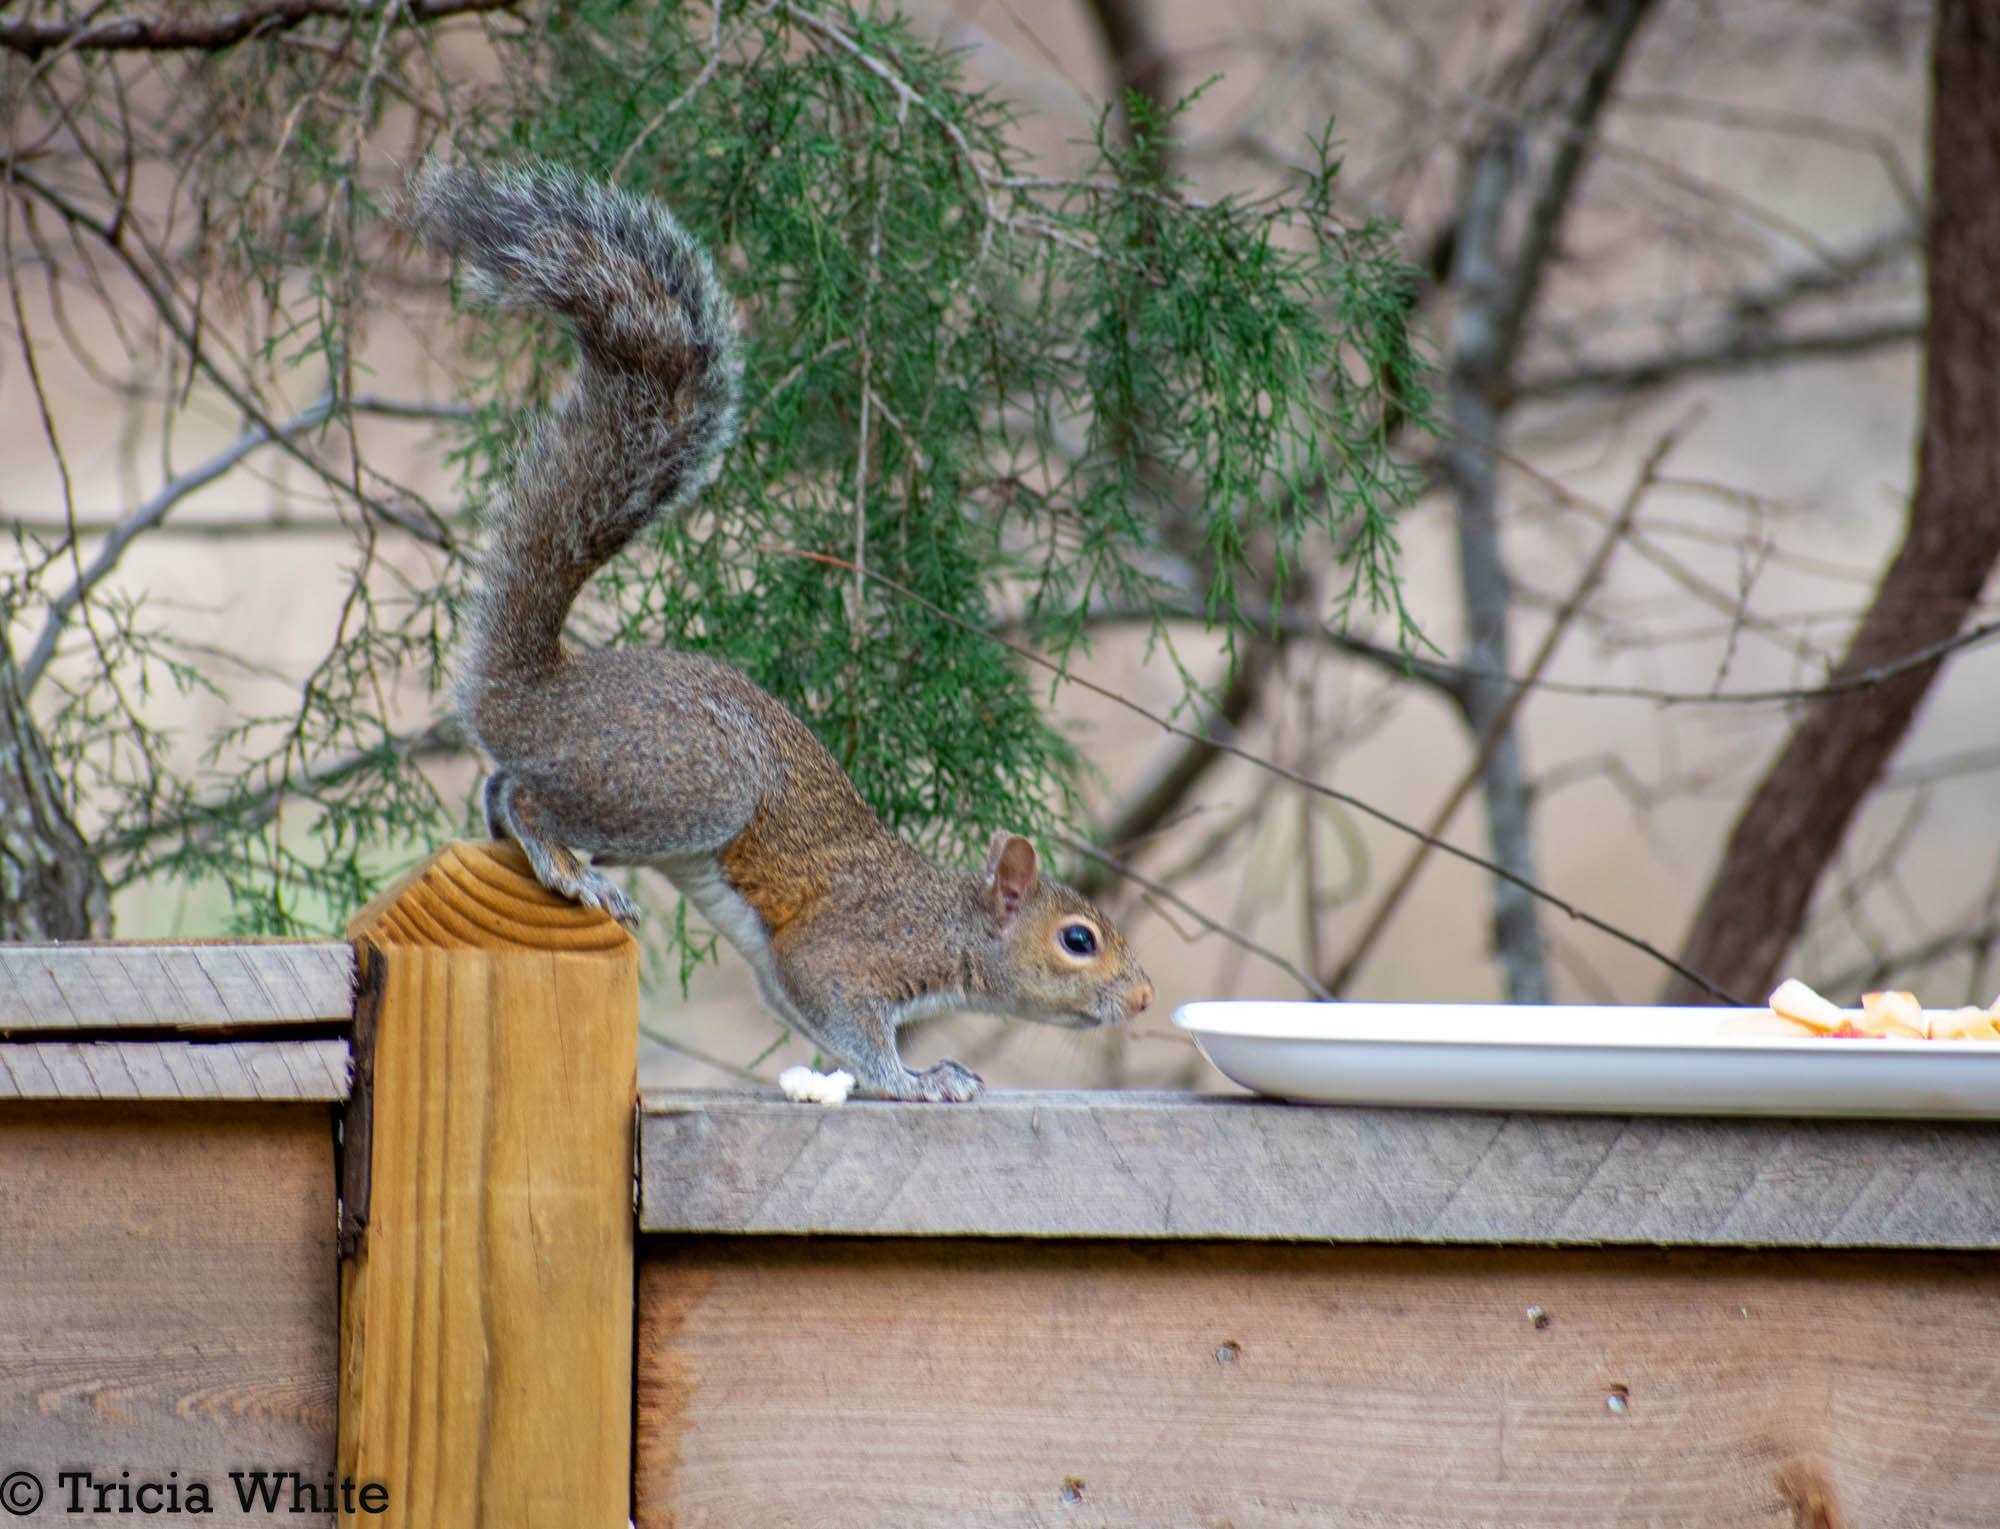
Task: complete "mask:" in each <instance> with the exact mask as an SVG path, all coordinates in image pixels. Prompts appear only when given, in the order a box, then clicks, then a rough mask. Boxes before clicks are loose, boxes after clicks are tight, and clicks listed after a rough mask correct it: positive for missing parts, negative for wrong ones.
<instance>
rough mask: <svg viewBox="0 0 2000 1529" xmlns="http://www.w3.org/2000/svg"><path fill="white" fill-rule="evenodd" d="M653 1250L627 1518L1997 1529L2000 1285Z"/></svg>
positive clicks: (1905, 1274) (1885, 1259) (1926, 1270)
mask: <svg viewBox="0 0 2000 1529" xmlns="http://www.w3.org/2000/svg"><path fill="white" fill-rule="evenodd" d="M643 1251H644V1253H645V1254H646V1260H645V1262H644V1264H643V1266H642V1272H641V1280H640V1297H641V1298H640V1337H639V1437H638V1474H637V1499H638V1523H639V1525H640V1529H666V1526H669V1525H672V1526H674V1529H704V1526H716V1529H742V1526H747V1525H756V1526H757V1529H780V1526H789V1525H799V1526H805V1525H810V1526H812V1529H844V1526H855V1529H861V1526H867V1529H876V1526H881V1525H899V1526H900V1525H911V1526H918V1525H921V1526H924V1529H954V1526H988V1525H990V1526H995V1529H1000V1526H1005V1529H1025V1526H1036V1525H1049V1526H1064V1529H1069V1526H1080V1525H1090V1526H1093V1529H1095V1526H1100V1525H1116V1526H1121V1529H1155V1526H1156V1529H1194V1526H1211V1529H1221V1526H1225V1525H1226V1526H1231V1529H1258V1526H1266V1525H1269V1526H1286V1529H1308V1526H1309V1529H1361V1526H1364V1525H1365V1526H1369V1529H1480V1526H1506V1529H1584V1526H1588V1529H1621V1526H1631V1529H1639V1526H1659V1529H1667V1526H1672V1529H1898V1526H1907V1529H1914V1526H1918V1525H1922V1526H1925V1529H1991V1526H1992V1525H1994V1524H1995V1523H1996V1522H2000V1406H1996V1400H2000V1263H1997V1262H1996V1261H1994V1260H1992V1259H1990V1258H1980V1257H1976V1256H1967V1255H1917V1254H1909V1253H1874V1254H1870V1253H1746V1252H1739V1253H1728V1252H1718V1251H1699V1252H1696V1251H1687V1250H1658V1249H1624V1250H1616V1251H1610V1250H1594V1251H1585V1250H1572V1251H1561V1250H1546V1249H1544V1250H1515V1249H1437V1248H1430V1249H1395V1248H1355V1247H1347V1248H1299V1247H1284V1246H1273V1245H1268V1244H1266V1245H1257V1244H1190V1243H1154V1244H1148V1245H1142V1246H1127V1245H1118V1244H1105V1243H1097V1244H1093V1243H1030V1242H996V1241H987V1242H972V1241H939V1240H934V1241H896V1240H866V1241H858V1240H809V1239H793V1238H736V1239H731V1238H702V1239H671V1240H667V1239H662V1240H660V1241H656V1242H651V1243H648V1244H647V1245H646V1246H645V1248H644V1250H643ZM1532 1308H1539V1309H1540V1310H1541V1312H1542V1313H1544V1314H1545V1316H1546V1323H1545V1325H1544V1326H1540V1327H1538V1326H1537V1325H1536V1323H1535V1321H1534V1320H1533V1319H1532V1317H1531V1314H1530V1313H1531V1309H1532ZM1613 1398H1616V1401H1615V1402H1614V1400H1613Z"/></svg>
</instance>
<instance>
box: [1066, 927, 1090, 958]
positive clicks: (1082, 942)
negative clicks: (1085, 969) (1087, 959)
mask: <svg viewBox="0 0 2000 1529" xmlns="http://www.w3.org/2000/svg"><path fill="white" fill-rule="evenodd" d="M1057 938H1059V939H1060V940H1061V941H1062V948H1063V949H1064V950H1066V951H1068V952H1069V953H1070V954H1071V955H1073V956H1094V955H1096V954H1097V935H1096V933H1095V932H1094V931H1093V930H1092V929H1091V927H1090V925H1088V924H1064V925H1063V927H1062V933H1061V934H1060V935H1059V936H1057Z"/></svg>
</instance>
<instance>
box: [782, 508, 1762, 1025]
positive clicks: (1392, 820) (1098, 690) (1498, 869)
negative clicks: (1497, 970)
mask: <svg viewBox="0 0 2000 1529" xmlns="http://www.w3.org/2000/svg"><path fill="white" fill-rule="evenodd" d="M755 550H756V551H758V552H760V553H768V554H770V555H772V556H775V557H796V558H803V559H805V560H806V561H807V562H810V563H821V564H824V565H825V566H826V567H828V568H837V569H840V570H843V571H844V572H847V573H852V572H853V571H854V565H853V564H852V563H849V562H848V561H847V560H846V559H845V558H840V557H835V556H833V555H832V554H831V553H827V552H810V551H807V550H806V549H805V548H803V547H787V546H784V545H782V544H778V543H771V542H766V543H761V544H759V545H758V546H757V547H756V548H755ZM868 577H869V578H871V579H873V580H874V581H875V582H876V583H878V584H880V585H881V586H882V587H883V588H885V589H888V590H891V591H893V592H894V593H895V594H897V595H898V596H900V597H901V598H902V599H905V600H908V601H909V602H910V603H911V604H913V605H915V606H917V607H919V608H920V609H922V610H924V611H926V612H928V613H929V614H930V615H932V616H934V617H935V618H937V619H938V620H939V621H943V622H945V623H947V624H948V625H951V626H955V627H957V628H959V629H960V630H961V631H966V632H972V633H975V634H977V635H978V636H981V637H984V638H986V639H987V641H989V642H994V643H998V644H999V645H1000V646H1001V647H1003V648H1005V649H1006V650H1007V651H1008V652H1010V653H1012V654H1014V655H1015V656H1016V657H1017V658H1019V659H1021V660H1022V661H1023V662H1025V663H1031V664H1034V665H1037V666H1038V667H1040V668H1043V669H1046V670H1048V671H1049V672H1050V673H1052V674H1054V675H1055V676H1056V678H1057V680H1058V681H1059V682H1060V683H1063V684H1067V685H1075V686H1076V687H1077V688H1079V689H1081V690H1087V691H1089V692H1090V693H1091V694H1092V695H1094V696H1097V697H1099V698H1100V699H1102V700H1106V701H1109V702H1111V703H1112V704H1113V705H1115V706H1120V707H1123V708H1124V709H1125V710H1126V711H1129V712H1131V713H1133V714H1134V715H1135V716H1139V717H1143V718H1144V719H1145V720H1146V721H1148V722H1150V723H1152V724H1153V726H1155V727H1157V728H1159V729H1160V730H1161V731H1162V732H1167V733H1172V734H1173V735H1174V736H1175V737H1177V738H1186V739H1189V740H1191V741H1193V742H1198V743H1207V744H1209V745H1211V746H1213V747H1214V748H1216V749H1218V750H1220V751H1221V752H1222V753H1225V754H1229V755H1232V756H1234V757H1235V758H1237V759H1241V760H1242V761H1244V763H1246V764H1251V765H1255V766H1256V767H1257V768H1258V769H1260V770H1266V771H1269V772H1270V773H1271V774H1273V775H1276V776H1278V777H1279V778H1280V779H1283V780H1288V781H1290V782H1291V783H1292V784H1293V785H1295V786H1298V787H1301V788H1302V789H1304V790H1307V791H1311V792H1313V793H1315V794H1316V795H1319V796H1323V797H1326V798H1327V799H1328V800H1329V801H1335V802H1339V803H1341V804H1342V805H1344V806H1347V807H1352V808H1353V809H1354V810H1355V811H1356V812H1359V813H1362V814H1363V815H1365V816H1367V817H1370V818H1373V819H1374V820H1375V821H1376V822H1378V823H1382V824H1385V825H1387V826H1388V827H1390V828H1393V829H1395V830H1396V831H1397V832H1398V833H1404V834H1409V835H1411V836H1412V837H1413V838H1418V839H1426V840H1429V841H1430V842H1432V843H1433V844H1434V847H1435V848H1436V849H1437V850H1438V851H1439V853H1441V854H1446V855H1450V856H1451V857H1452V858H1453V859H1455V860H1462V861H1464V862H1465V863H1466V864H1467V865H1472V866H1477V867H1478V868H1479V869H1480V870H1482V871H1487V872H1490V873H1491V874H1492V875H1495V876H1498V877H1499V878H1501V880H1503V881H1507V882H1511V883H1513V884H1514V885H1516V886H1518V887H1520V888H1521V890H1522V891H1524V892H1526V893H1527V894H1528V895H1529V896H1530V897H1532V898H1534V899H1536V900H1537V901H1538V902H1543V903H1546V904H1547V905H1548V906H1550V907H1551V908H1555V909H1557V910H1558V911H1560V912H1562V913H1565V914H1567V915H1568V916H1569V917H1570V918H1573V919H1575V920H1576V921H1577V922H1578V923H1580V924H1585V925H1588V926H1589V927H1590V928H1592V929H1595V930H1597V931H1599V932H1600V933H1602V934H1608V935H1610V936H1611V938H1612V939H1614V940H1617V941H1619V942H1620V943H1622V944H1625V945H1629V946H1631V947H1632V948H1633V949H1634V950H1636V951H1639V952H1641V953H1642V954H1644V955H1647V956H1650V957H1651V958H1652V959H1653V960H1655V961H1657V962H1659V963H1660V964H1661V965H1662V966H1664V967H1667V968H1668V969H1669V970H1671V971H1673V972H1676V973H1678V974H1679V975H1681V976H1683V977H1685V978H1687V980H1688V981H1690V982H1692V983H1694V984H1695V985H1696V986H1698V987H1700V988H1701V989H1702V990H1703V991H1704V992H1706V993H1708V994H1710V995H1711V996H1713V997H1715V998H1718V999H1720V1000H1721V1001H1722V1002H1723V1003H1725V1004H1730V1005H1733V1006H1734V1007H1736V1008H1739V1009H1740V1008H1745V1007H1748V1006H1747V1005H1746V1004H1744V1003H1743V1001H1742V1000H1741V999H1739V998H1737V997H1735V996H1734V995H1733V994H1730V993H1727V992H1724V991H1723V990H1722V989H1721V988H1718V987H1716V986H1715V985H1714V984H1713V983H1711V982H1710V981H1709V980H1708V979H1707V978H1705V977H1703V976H1702V975H1701V973H1700V972H1697V971H1694V970H1692V969H1690V968H1688V967H1685V966H1683V965H1681V963H1680V962H1678V961H1676V960H1675V959H1674V958H1673V957H1672V956H1670V955H1668V954H1667V953H1666V952H1665V951H1663V950H1661V949H1660V948H1659V946H1657V945H1654V944H1653V943H1651V942H1650V941H1648V940H1645V939H1642V938H1640V937H1639V936H1638V935H1636V934H1631V933H1628V932H1627V931H1625V930H1623V929H1620V928H1619V927H1618V926H1617V925H1616V924H1612V923H1609V922H1607V921H1606V920H1604V919H1601V918H1599V917H1598V916H1597V915H1596V914H1594V913H1589V912H1586V911H1585V910H1584V909H1582V908H1579V907H1577V906H1576V904H1574V903H1572V902H1570V901H1568V900H1567V899H1566V898H1562V897H1558V896H1557V895H1556V894H1555V893H1553V892H1550V891H1548V890H1546V889H1545V888H1542V887H1539V886H1536V885H1535V884H1534V883H1533V882H1531V881H1528V880H1527V879H1526V878H1524V877H1521V876H1517V875H1515V874H1514V873H1513V872H1512V871H1510V870H1508V869H1507V868H1506V867H1505V866H1502V865H1496V864H1495V863H1494V862H1493V861H1491V860H1488V859H1486V858H1485V857H1484V856H1483V855H1477V854H1474V853H1473V852H1472V851H1471V850H1468V849H1460V848H1459V847H1458V846H1457V845H1456V844H1449V843H1447V842H1445V841H1444V840H1442V839H1437V838H1435V837H1434V836H1432V835H1427V834H1425V833H1424V831H1423V830H1422V829H1421V828H1418V827H1417V826H1416V825H1415V824H1414V823H1409V822H1405V821H1404V820H1403V819H1402V818H1399V817H1397V816H1396V815H1395V814H1394V813H1391V812H1385V811H1383V810H1382V809H1381V808H1380V807H1377V806H1375V805H1373V804H1372V803H1370V802H1366V801H1363V800H1362V799H1361V798H1360V797H1358V796H1355V795H1353V794H1352V793H1351V792H1347V791H1342V790H1340V789H1339V788H1338V787H1336V786H1329V785H1325V784H1324V783H1322V782H1320V781H1316V780H1314V779H1312V777H1310V776H1308V775H1302V774H1300V773H1299V772H1298V771H1297V770H1293V769H1288V768H1287V767H1286V766H1284V765H1281V764H1278V763H1276V762H1274V761H1272V760H1269V759H1265V758H1262V757H1261V756H1259V755H1257V754H1253V753H1251V752H1250V751H1249V750H1248V749H1245V748H1241V747H1239V746H1238V745H1236V744H1234V743H1231V742H1228V741H1226V740H1224V739H1221V738H1212V737H1209V736H1208V735H1207V734H1205V733H1199V732H1196V731H1194V730H1193V729H1192V728H1186V727H1182V726H1180V725H1179V724H1178V723H1176V722H1174V721H1172V720H1170V719H1168V718H1166V717H1163V716H1161V715H1160V714H1159V713H1158V712H1155V711H1151V710H1148V709H1147V708H1146V707H1144V706H1141V705H1140V704H1139V703H1138V702H1137V701H1135V700H1133V699H1132V698H1131V697H1130V696H1127V695H1123V694H1121V693H1119V692H1118V691H1116V690H1113V689H1111V688H1110V687H1108V686H1105V685H1100V684H1098V683H1097V682H1096V681H1095V680H1089V679H1085V678H1084V677H1083V676H1082V675H1080V674H1074V673H1072V672H1071V671H1070V670H1069V669H1068V668H1067V667H1066V666H1065V665H1063V664H1060V663H1058V662H1056V661H1055V660H1054V659H1051V658H1047V657H1044V656H1043V655H1042V654H1040V653H1037V652H1035V651H1033V650H1032V649H1030V648H1025V647H1022V646H1021V645H1020V644H1019V643H1014V642H1009V641H1008V640H1007V639H1006V638H1004V637H1001V636H999V635H998V634H996V633H994V632H992V631H990V630H988V629H987V628H985V627H982V626H978V625H976V624H974V623H973V622H970V621H967V620H965V619H964V618H963V617H960V616H955V615H953V614H952V613H951V612H950V611H948V610H946V609H944V607H942V606H940V605H937V604H934V603H933V602H931V601H929V600H926V599H925V598H924V597H923V596H922V595H920V594H918V593H917V592H916V591H915V590H914V589H911V588H910V587H909V586H908V585H906V584H900V583H898V582H897V581H896V580H894V579H891V578H889V577H887V576H886V575H884V574H880V573H874V572H871V573H870V574H869V575H868Z"/></svg>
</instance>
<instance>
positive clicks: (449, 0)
mask: <svg viewBox="0 0 2000 1529" xmlns="http://www.w3.org/2000/svg"><path fill="white" fill-rule="evenodd" d="M519 3H520V0H267V3H266V4H263V5H249V6H245V7H244V8H243V9H242V10H240V11H235V12H232V13H230V14H228V15H225V16H211V17H206V18H202V17H174V16H159V17H146V16H121V17H120V18H118V19H117V20H115V21H100V22H92V21H88V20H84V21H0V48H5V49H7V50H8V51H9V52H13V53H20V54H24V55H26V56H27V57H29V58H40V57H41V56H42V55H43V54H44V53H49V52H52V51H54V50H55V49H58V48H60V49H63V50H64V51H66V52H75V53H104V52H177V51H183V50H185V51H193V52H213V51H215V50H216V49H220V48H232V47H234V46H235V45H236V44H238V43H240V42H245V41H247V40H249V39H250V38H252V37H259V36H269V35H270V34H272V33H275V32H283V31H288V30H289V29H291V28H292V27H295V26H298V25H300V24H301V23H302V22H306V21H311V20H313V19H314V18H316V17H324V18H327V19H330V20H337V21H349V22H360V21H365V20H367V19H369V18H370V17H373V16H377V15H381V14H384V13H396V12H400V13H401V14H402V15H403V16H405V17H407V18H408V19H409V20H410V21H413V22H419V23H422V22H431V21H441V20H443V19H444V18H445V17H447V16H457V15H462V14H466V13H471V12H479V11H505V10H512V9H513V8H514V7H515V6H516V5H517V4H519Z"/></svg>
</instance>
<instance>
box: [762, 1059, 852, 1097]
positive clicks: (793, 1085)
mask: <svg viewBox="0 0 2000 1529" xmlns="http://www.w3.org/2000/svg"><path fill="white" fill-rule="evenodd" d="M778 1087H780V1088H782V1089H783V1090H784V1091H785V1097H786V1098H787V1099H789V1100H791V1101H792V1102H793V1103H794V1104H806V1103H810V1104H845V1103H846V1102H847V1095H848V1093H849V1092H850V1091H851V1090H852V1089H853V1087H854V1074H853V1073H851V1072H846V1071H841V1072H814V1071H813V1070H812V1069H811V1068H810V1067H787V1068H786V1069H785V1070H784V1071H783V1072H781V1073H779V1074H778Z"/></svg>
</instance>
